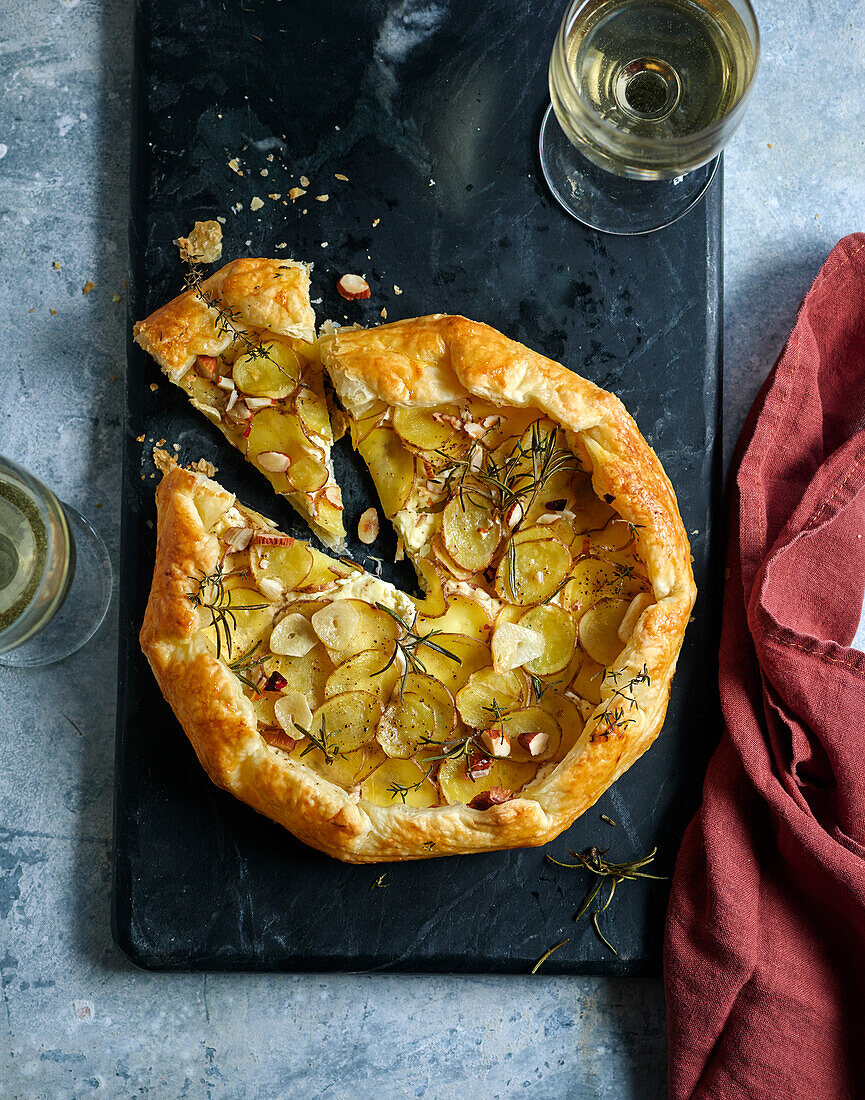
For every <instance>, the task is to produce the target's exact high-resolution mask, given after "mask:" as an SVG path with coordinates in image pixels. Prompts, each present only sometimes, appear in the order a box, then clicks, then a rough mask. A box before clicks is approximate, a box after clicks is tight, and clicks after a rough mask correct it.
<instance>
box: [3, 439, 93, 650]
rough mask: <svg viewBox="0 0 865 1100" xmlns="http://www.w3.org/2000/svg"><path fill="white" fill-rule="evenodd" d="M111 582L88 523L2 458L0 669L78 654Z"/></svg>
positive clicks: (17, 466) (20, 469) (42, 486)
mask: <svg viewBox="0 0 865 1100" xmlns="http://www.w3.org/2000/svg"><path fill="white" fill-rule="evenodd" d="M112 582H113V574H112V569H111V562H110V559H109V557H108V552H107V551H106V549H105V546H104V544H103V542H102V539H101V538H100V537H99V535H98V534H97V533H96V532H95V531H94V530H93V528H92V527H91V526H90V524H89V523H88V522H87V520H86V519H84V517H83V516H82V515H81V514H80V513H79V512H77V511H76V510H75V509H74V508H72V507H70V506H69V505H68V504H64V503H63V502H62V501H60V500H58V499H57V497H56V496H55V495H54V494H53V493H52V492H51V490H50V489H48V488H47V487H46V486H45V485H43V484H42V482H40V481H38V480H37V479H36V478H35V477H33V475H32V474H30V473H28V471H27V470H25V469H23V468H22V467H21V466H19V465H17V463H14V462H12V461H11V460H9V459H7V458H3V457H2V456H0V664H2V665H9V666H13V667H20V668H42V667H45V666H47V665H51V664H55V663H56V662H58V661H61V660H63V659H64V658H65V657H68V656H69V655H70V654H72V653H74V652H76V650H78V649H80V648H81V646H83V645H84V644H85V643H86V642H87V641H89V640H90V638H91V637H92V636H93V634H94V633H95V632H96V630H97V629H98V627H99V625H100V624H101V623H102V620H103V619H104V618H105V613H106V611H107V610H108V604H109V602H110V599H111V591H112Z"/></svg>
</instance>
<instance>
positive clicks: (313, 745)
mask: <svg viewBox="0 0 865 1100" xmlns="http://www.w3.org/2000/svg"><path fill="white" fill-rule="evenodd" d="M294 725H295V728H296V729H298V730H300V732H301V733H302V734H303V736H304V737H308V738H309V741H310V743H309V744H308V745H307V746H306V748H305V749H304V750H303V752H302V753H301V754H300V755H301V756H302V757H303V756H306V754H307V753H310V752H312V750H313V749H319V750H320V751H321V753H322V755H323V756H324V762H325V763H326V764H332V763H333V762H334V760H335V759H336V758H337V757H338V756H341V755H342V753H341V752H340V751H339V749H338V748H337V747H336V746H335V745H329V744H328V742H327V724H326V723H325V720H324V715H322V717H321V733H320V734H319V735H318V736H316V735H315V734H314V733H313V732H312V730H311V729H310V730H305V729H304V728H303V726H298V724H297V722H295V723H294Z"/></svg>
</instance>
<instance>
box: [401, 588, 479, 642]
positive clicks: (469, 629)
mask: <svg viewBox="0 0 865 1100" xmlns="http://www.w3.org/2000/svg"><path fill="white" fill-rule="evenodd" d="M491 626H492V624H491V622H490V617H489V615H488V614H487V611H486V609H485V608H484V606H483V604H480V603H478V602H477V600H470V599H469V598H468V597H467V596H451V597H450V599H449V600H448V607H447V610H446V611H445V613H444V614H443V615H439V616H436V617H434V618H427V617H426V616H424V615H418V619H417V623H416V624H415V630H416V631H418V632H419V633H426V631H428V630H440V631H443V632H444V633H446V634H465V635H466V636H467V637H469V638H478V639H480V640H481V641H486V640H487V639H488V638H489V636H490V630H491Z"/></svg>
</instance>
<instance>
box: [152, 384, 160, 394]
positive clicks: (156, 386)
mask: <svg viewBox="0 0 865 1100" xmlns="http://www.w3.org/2000/svg"><path fill="white" fill-rule="evenodd" d="M158 389H159V386H158V384H157V383H156V382H151V383H150V392H151V393H156V391H157V390H158Z"/></svg>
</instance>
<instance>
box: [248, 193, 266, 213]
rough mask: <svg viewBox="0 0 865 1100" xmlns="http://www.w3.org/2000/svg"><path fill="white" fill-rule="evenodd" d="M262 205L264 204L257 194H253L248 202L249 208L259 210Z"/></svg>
mask: <svg viewBox="0 0 865 1100" xmlns="http://www.w3.org/2000/svg"><path fill="white" fill-rule="evenodd" d="M262 206H264V202H263V201H262V200H261V199H260V198H259V197H258V195H253V196H252V199H251V200H250V203H249V209H250V210H260V209H261V208H262Z"/></svg>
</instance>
